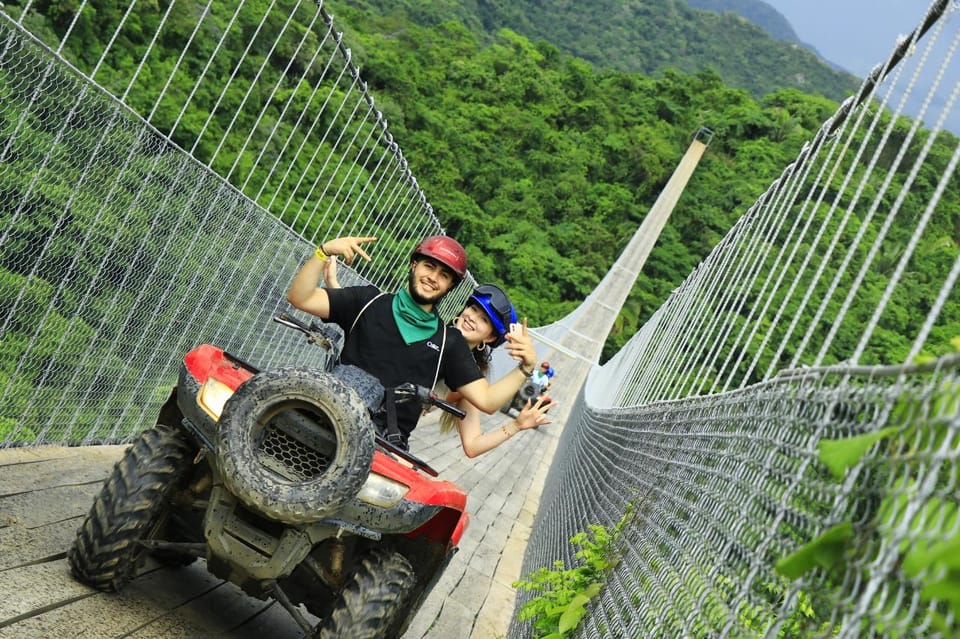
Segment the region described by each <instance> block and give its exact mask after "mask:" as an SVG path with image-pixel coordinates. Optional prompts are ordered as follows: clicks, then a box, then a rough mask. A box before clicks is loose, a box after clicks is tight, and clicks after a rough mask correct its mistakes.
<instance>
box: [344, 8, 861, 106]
mask: <svg viewBox="0 0 960 639" xmlns="http://www.w3.org/2000/svg"><path fill="white" fill-rule="evenodd" d="M691 4H694V5H699V6H702V7H703V8H704V9H709V10H706V11H702V10H698V9H697V8H694V7H692V6H691V5H690V4H687V2H685V1H684V0H639V1H635V2H620V1H618V0H583V1H582V2H570V1H569V0H552V1H551V0H515V1H513V2H489V1H487V2H484V1H470V0H442V1H431V2H424V1H423V0H399V1H398V0H358V1H356V2H335V3H333V6H334V14H335V15H336V16H337V17H338V18H343V19H344V20H345V21H346V22H347V23H348V24H350V25H351V27H352V28H350V29H347V30H348V31H351V32H355V33H374V32H377V31H381V32H386V33H389V32H392V31H393V30H394V29H392V28H389V27H390V26H393V27H395V28H397V29H403V28H406V24H407V23H408V22H412V23H415V24H417V25H420V26H428V27H434V26H437V25H439V24H442V23H444V22H450V21H457V22H460V23H462V24H464V25H466V27H467V28H468V29H469V30H470V32H471V33H473V34H474V35H475V36H477V37H478V38H480V39H481V40H483V41H486V42H489V41H494V40H496V39H497V37H498V36H497V34H498V32H499V31H500V29H503V28H508V29H510V30H512V31H515V32H517V33H519V34H521V35H523V36H525V37H526V38H529V39H530V40H532V41H539V40H544V41H546V42H549V43H551V44H553V45H554V46H556V47H557V48H558V49H560V51H562V52H564V53H567V54H570V55H573V56H576V57H578V58H581V59H584V60H587V61H588V62H590V63H591V64H593V65H594V66H596V67H597V68H598V69H612V70H617V71H625V72H628V73H642V74H644V75H652V76H659V75H660V74H662V73H663V72H664V71H666V70H667V69H679V70H682V71H685V72H687V73H696V72H698V71H701V70H703V69H707V68H712V69H714V70H715V71H716V73H717V74H718V75H719V76H720V77H721V78H723V82H724V84H727V85H728V86H731V87H735V88H740V89H746V90H747V91H748V92H749V93H750V94H751V95H752V96H754V97H755V98H758V99H760V98H762V97H763V96H765V95H767V94H768V93H771V92H773V91H776V90H777V89H781V88H794V89H798V90H801V91H804V92H805V93H812V94H819V95H823V96H826V97H829V98H832V99H834V100H842V99H844V98H846V97H847V96H848V95H850V94H851V93H853V92H854V91H855V90H856V88H857V86H858V85H859V84H860V79H859V78H857V77H855V76H854V75H852V74H850V73H847V72H845V71H838V70H836V69H834V68H833V67H831V66H830V65H829V64H827V63H826V62H824V61H823V60H821V59H820V58H819V57H818V56H817V55H816V54H815V53H813V52H812V51H810V50H809V49H807V48H805V47H802V46H799V45H797V44H795V43H794V42H784V41H783V40H790V39H792V40H794V41H796V35H793V33H792V29H791V28H790V26H789V23H787V22H786V20H785V18H783V16H780V15H779V14H778V13H776V12H775V11H774V10H773V9H772V8H771V7H770V6H769V5H766V4H764V3H761V2H735V1H734V0H723V1H721V2H717V1H716V0H713V1H707V0H698V1H697V2H695V3H691ZM728 7H729V8H728ZM734 11H735V12H736V13H734ZM738 14H739V15H738ZM744 15H746V16H749V19H748V18H744V17H741V16H744ZM777 18H779V20H777ZM381 19H382V20H383V22H380V25H378V26H384V27H387V28H385V29H379V28H377V27H374V28H371V26H373V25H374V24H375V23H376V22H379V21H380V20H381ZM758 24H762V25H764V26H765V27H766V28H767V29H770V32H769V33H768V31H767V30H765V29H764V28H761V27H760V26H757V25H758ZM788 32H789V33H788ZM770 33H774V34H776V35H777V36H779V39H775V38H774V37H772V36H771V35H770ZM790 36H792V38H791V37H790Z"/></svg>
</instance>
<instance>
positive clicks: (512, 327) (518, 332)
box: [510, 322, 523, 335]
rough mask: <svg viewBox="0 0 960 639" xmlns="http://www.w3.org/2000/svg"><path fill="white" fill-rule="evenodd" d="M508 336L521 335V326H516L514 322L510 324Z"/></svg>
mask: <svg viewBox="0 0 960 639" xmlns="http://www.w3.org/2000/svg"><path fill="white" fill-rule="evenodd" d="M510 334H511V335H523V324H517V323H516V322H514V323H513V324H510Z"/></svg>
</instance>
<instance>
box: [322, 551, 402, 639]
mask: <svg viewBox="0 0 960 639" xmlns="http://www.w3.org/2000/svg"><path fill="white" fill-rule="evenodd" d="M416 586H417V576H416V572H415V571H414V569H413V566H412V565H411V564H410V562H409V561H408V560H407V558H406V557H404V556H403V555H401V554H400V553H397V552H391V551H387V550H382V549H379V550H374V551H373V552H372V553H371V554H370V555H369V556H367V557H365V558H364V559H363V560H362V561H360V562H359V563H358V564H357V566H356V568H355V569H354V571H353V574H352V575H351V576H350V579H349V581H348V582H347V584H346V585H345V586H344V588H343V590H342V591H341V592H340V595H339V597H338V598H337V601H336V602H335V603H334V606H333V611H332V612H331V613H330V615H329V616H328V617H327V618H326V619H324V621H323V623H321V624H320V626H319V627H318V628H317V633H316V635H315V639H396V638H397V637H399V636H400V635H401V634H403V631H404V630H405V629H406V626H407V622H408V621H409V618H410V617H411V616H412V614H413V611H411V610H410V609H409V607H410V604H411V603H412V598H413V593H414V591H415V589H416Z"/></svg>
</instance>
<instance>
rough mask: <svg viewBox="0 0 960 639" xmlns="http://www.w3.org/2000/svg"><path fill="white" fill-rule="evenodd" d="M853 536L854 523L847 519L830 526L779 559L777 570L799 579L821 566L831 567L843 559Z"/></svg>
mask: <svg viewBox="0 0 960 639" xmlns="http://www.w3.org/2000/svg"><path fill="white" fill-rule="evenodd" d="M852 537H853V524H852V523H850V522H849V521H845V522H843V523H841V524H837V525H836V526H833V527H831V528H828V529H827V530H826V531H824V533H823V534H822V535H820V536H819V537H817V538H816V539H814V540H813V541H811V542H810V543H808V544H806V545H805V546H801V547H800V548H798V549H797V550H795V551H794V552H793V553H791V554H789V555H787V556H786V557H783V558H781V559H780V560H779V561H777V571H778V572H779V573H780V574H781V575H783V576H785V577H787V578H789V579H797V578H798V577H801V576H802V575H804V574H805V573H806V572H808V571H809V570H812V569H813V568H815V567H817V566H820V567H821V568H825V569H828V570H829V569H831V568H833V567H835V566H836V565H838V564H839V563H840V562H841V561H842V560H843V555H844V552H845V551H846V545H847V542H848V541H849V540H850V539H851V538H852Z"/></svg>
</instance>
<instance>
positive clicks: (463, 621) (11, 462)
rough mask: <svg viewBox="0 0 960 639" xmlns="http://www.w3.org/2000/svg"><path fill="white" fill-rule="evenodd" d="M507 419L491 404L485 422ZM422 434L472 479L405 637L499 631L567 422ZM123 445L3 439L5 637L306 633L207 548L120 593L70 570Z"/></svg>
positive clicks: (0, 586) (433, 458)
mask: <svg viewBox="0 0 960 639" xmlns="http://www.w3.org/2000/svg"><path fill="white" fill-rule="evenodd" d="M504 420H505V417H504V416H503V415H500V414H494V415H492V416H489V417H487V418H485V424H484V428H485V429H487V428H493V427H496V426H497V425H498V424H500V423H502V422H503V421H504ZM431 421H434V423H433V424H432V425H431ZM414 435H415V437H414V439H413V441H412V442H411V444H412V448H413V450H415V451H416V452H417V453H418V454H419V455H421V456H422V457H423V458H424V459H426V460H428V461H430V463H431V464H432V465H433V466H434V467H435V468H436V469H437V470H438V471H440V475H441V477H443V478H445V479H450V480H451V481H455V482H457V483H458V484H460V485H461V486H462V487H464V488H465V489H466V490H467V491H468V494H469V499H468V510H469V511H470V513H471V524H470V527H469V529H468V530H467V534H466V536H465V537H464V539H463V542H462V544H461V547H460V552H459V553H458V554H457V555H456V556H455V558H454V561H453V562H451V564H450V566H449V567H448V569H447V571H446V572H445V573H444V575H443V576H442V577H441V579H440V581H439V583H438V584H437V586H436V587H435V588H434V591H433V592H432V594H431V595H430V596H429V597H428V598H427V600H426V602H425V603H424V605H423V607H422V608H421V610H420V612H419V613H418V615H417V617H416V618H415V619H414V621H413V622H412V624H411V626H410V628H409V629H408V631H407V633H406V635H405V636H404V637H405V639H419V638H422V637H437V638H441V639H493V638H494V637H503V636H504V635H505V633H506V628H507V625H508V623H509V619H510V617H511V614H512V611H513V602H514V592H513V589H512V588H511V586H510V584H511V583H512V581H513V580H515V579H517V578H518V577H519V568H520V562H521V561H522V555H523V550H524V548H525V542H526V538H527V536H528V534H529V527H530V525H531V524H532V522H533V516H534V514H535V511H536V505H537V501H538V496H539V489H540V486H542V482H543V479H544V478H545V476H546V469H547V467H548V465H549V460H550V458H551V457H552V452H553V450H554V447H555V443H556V439H557V437H558V436H559V429H556V430H555V431H553V432H549V431H546V430H541V431H531V432H526V433H522V434H521V435H520V436H519V437H518V438H517V439H515V440H514V441H512V442H510V443H509V444H507V445H504V446H501V447H500V448H499V449H496V450H494V451H491V452H490V453H488V454H486V455H483V456H481V457H479V458H476V459H472V460H471V459H467V458H466V457H465V456H464V455H463V452H462V450H461V449H460V445H459V439H458V438H457V437H456V435H449V436H446V437H439V436H438V433H437V428H436V424H435V420H434V419H433V418H431V417H428V418H426V419H424V420H423V423H422V424H421V426H420V427H419V428H418V429H417V431H416V432H415V434H414ZM521 441H522V442H523V443H521ZM125 448H126V447H125V446H86V447H37V448H21V449H3V450H0V639H4V638H8V637H9V638H11V639H12V638H17V639H39V638H44V639H46V638H50V639H60V638H61V637H63V638H66V637H83V638H84V639H94V638H96V639H99V638H101V637H102V638H104V639H107V638H109V639H120V638H125V639H126V638H129V639H161V638H162V639H181V638H183V639H192V638H198V639H199V638H208V637H229V638H233V639H247V638H250V639H254V638H257V639H261V638H262V637H270V638H271V639H288V638H290V639H292V638H299V637H303V632H302V630H301V629H300V627H299V626H298V625H297V624H296V623H295V622H294V621H293V619H292V618H291V617H290V616H289V615H288V614H287V613H286V611H284V610H283V608H282V607H281V606H280V605H279V604H276V603H275V602H273V601H262V600H259V599H255V598H252V597H250V596H248V595H246V594H245V593H243V592H242V591H241V590H240V589H239V588H237V587H236V586H234V585H233V584H231V583H228V582H224V581H222V580H220V579H218V578H216V577H214V576H213V575H211V574H210V573H209V572H207V570H206V568H205V564H204V562H203V560H200V561H198V562H196V563H194V564H193V565H191V566H189V567H186V568H180V569H171V568H165V567H160V566H157V565H147V566H145V567H144V570H143V572H142V573H141V574H140V575H139V576H138V577H137V578H136V579H134V580H133V582H132V583H131V584H130V586H129V587H127V588H126V589H124V591H122V592H121V593H102V592H98V591H96V590H93V589H91V588H89V587H87V586H84V585H83V584H80V583H79V582H77V581H76V580H74V579H73V578H72V576H71V575H70V572H69V568H68V567H67V562H66V551H67V549H68V548H69V547H70V545H71V544H72V543H73V539H74V537H75V535H76V530H77V528H78V527H79V526H80V524H81V522H82V521H83V518H84V516H85V515H86V512H87V510H88V509H89V508H90V504H91V503H92V501H93V497H94V495H95V494H96V493H97V492H99V490H100V487H101V485H102V483H103V480H104V478H105V477H106V476H107V475H108V474H109V472H110V470H111V468H112V466H113V464H114V463H115V462H116V461H117V460H118V459H119V458H120V457H121V456H122V454H123V451H124V449H125Z"/></svg>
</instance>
